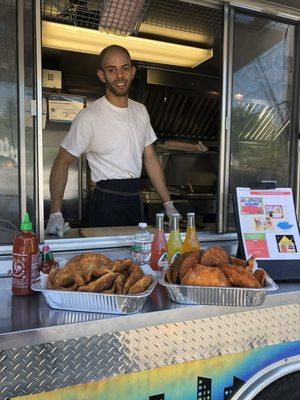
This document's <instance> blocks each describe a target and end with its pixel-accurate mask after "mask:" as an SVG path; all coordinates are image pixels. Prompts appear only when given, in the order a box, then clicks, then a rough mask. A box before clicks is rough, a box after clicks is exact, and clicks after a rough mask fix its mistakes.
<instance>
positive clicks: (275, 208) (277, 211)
mask: <svg viewBox="0 0 300 400" xmlns="http://www.w3.org/2000/svg"><path fill="white" fill-rule="evenodd" d="M265 213H266V215H268V216H269V217H270V218H274V219H280V218H283V217H284V214H283V209H282V206H281V205H277V204H276V205H275V204H266V205H265Z"/></svg>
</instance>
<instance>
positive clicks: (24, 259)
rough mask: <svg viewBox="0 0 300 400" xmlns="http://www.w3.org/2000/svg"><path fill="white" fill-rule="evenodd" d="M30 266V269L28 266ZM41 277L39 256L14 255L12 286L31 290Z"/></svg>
mask: <svg viewBox="0 0 300 400" xmlns="http://www.w3.org/2000/svg"><path fill="white" fill-rule="evenodd" d="M28 265H29V266H30V268H29V269H28V267H27V266H28ZM38 276H39V255H38V254H18V253H13V266H12V284H13V286H14V287H18V288H22V289H23V288H24V289H26V288H29V287H30V286H31V284H32V283H33V282H35V281H36V279H37V278H38Z"/></svg>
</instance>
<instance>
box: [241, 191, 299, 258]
mask: <svg viewBox="0 0 300 400" xmlns="http://www.w3.org/2000/svg"><path fill="white" fill-rule="evenodd" d="M236 192H237V203H238V212H239V219H240V227H241V233H242V239H243V244H244V249H245V253H246V257H247V258H249V257H251V256H255V257H256V258H257V259H272V260H281V259H285V260H286V259H293V260H294V259H300V236H299V228H298V224H297V218H296V213H295V207H294V200H293V193H292V189H290V188H277V189H273V190H259V189H253V190H252V189H250V188H237V189H236Z"/></svg>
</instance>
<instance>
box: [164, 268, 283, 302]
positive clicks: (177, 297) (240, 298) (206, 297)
mask: <svg viewBox="0 0 300 400" xmlns="http://www.w3.org/2000/svg"><path fill="white" fill-rule="evenodd" d="M164 277H165V274H164V275H163V276H162V278H161V279H160V280H159V283H160V284H161V285H162V286H164V287H165V288H166V289H167V291H168V294H169V297H170V299H171V300H172V301H174V302H175V303H179V304H203V305H213V306H239V307H256V306H260V305H261V304H262V303H263V302H264V300H265V297H266V294H267V292H269V291H274V290H277V289H278V286H277V285H276V283H275V282H274V281H273V280H272V279H271V278H270V276H269V275H267V277H266V286H265V287H264V288H260V289H249V288H237V287H212V286H187V285H175V284H171V283H168V282H166V281H165V279H164Z"/></svg>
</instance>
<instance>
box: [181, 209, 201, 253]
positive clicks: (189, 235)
mask: <svg viewBox="0 0 300 400" xmlns="http://www.w3.org/2000/svg"><path fill="white" fill-rule="evenodd" d="M187 219H188V225H187V228H186V234H185V239H184V242H183V246H182V252H183V253H187V252H188V251H192V250H199V249H200V243H199V240H198V237H197V232H196V227H195V213H187Z"/></svg>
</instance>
